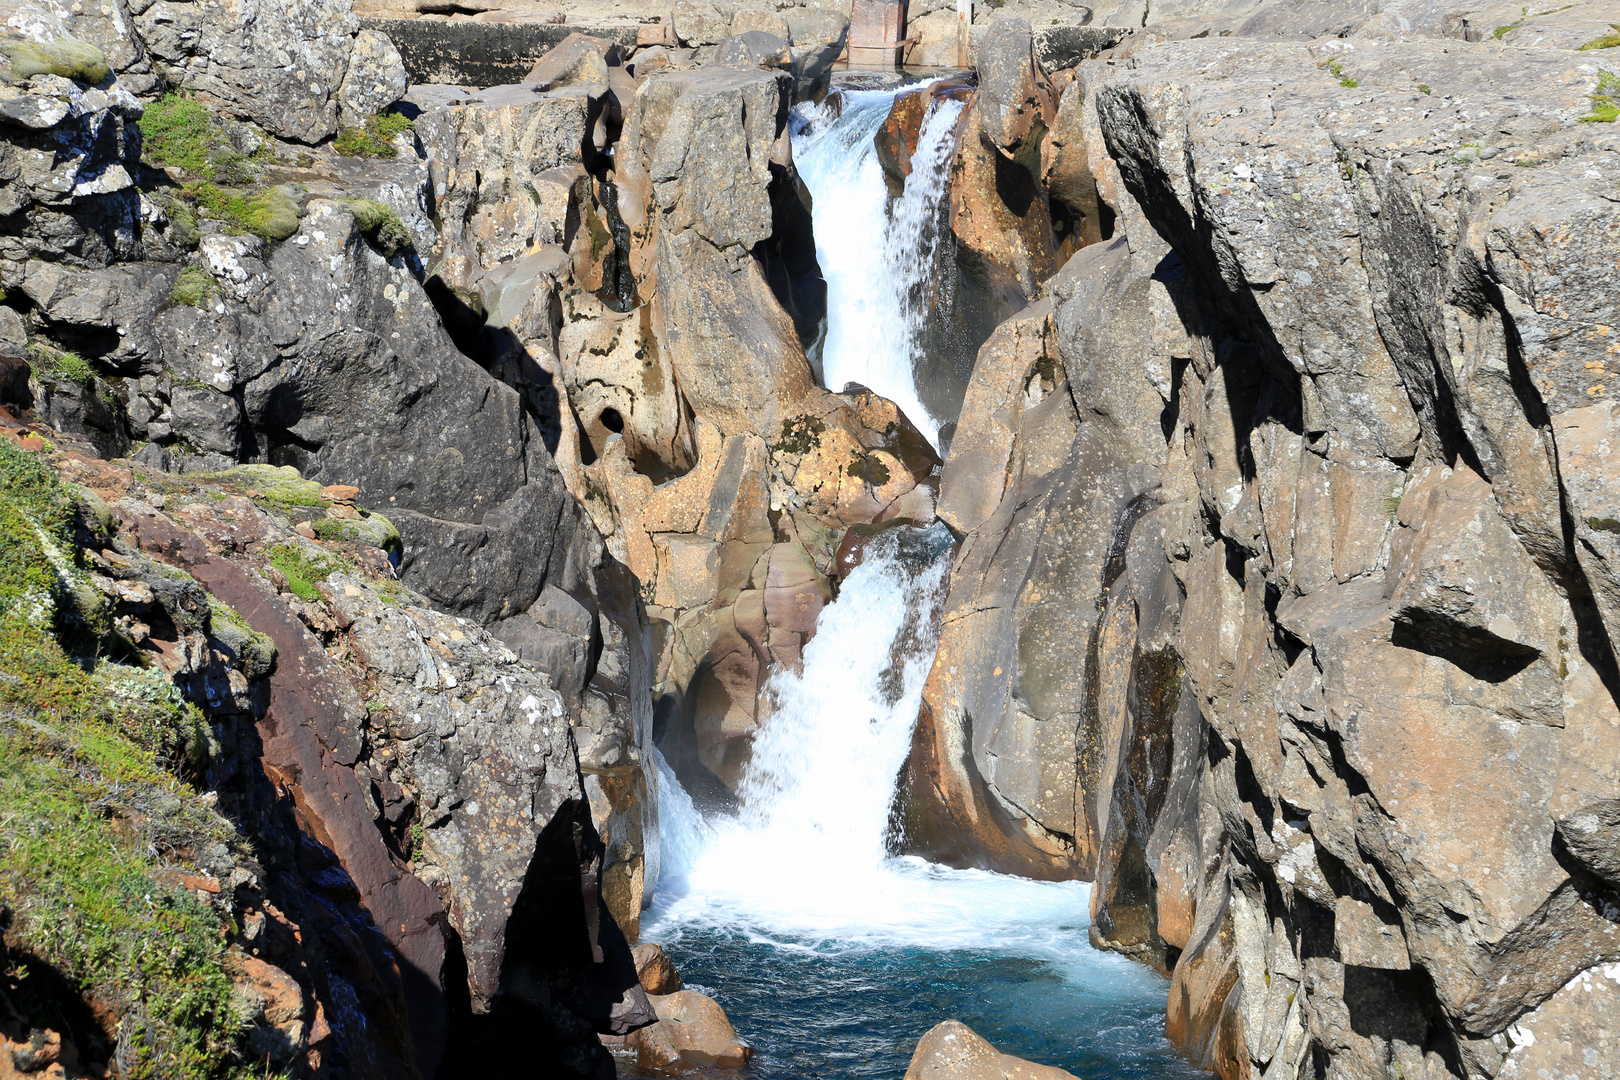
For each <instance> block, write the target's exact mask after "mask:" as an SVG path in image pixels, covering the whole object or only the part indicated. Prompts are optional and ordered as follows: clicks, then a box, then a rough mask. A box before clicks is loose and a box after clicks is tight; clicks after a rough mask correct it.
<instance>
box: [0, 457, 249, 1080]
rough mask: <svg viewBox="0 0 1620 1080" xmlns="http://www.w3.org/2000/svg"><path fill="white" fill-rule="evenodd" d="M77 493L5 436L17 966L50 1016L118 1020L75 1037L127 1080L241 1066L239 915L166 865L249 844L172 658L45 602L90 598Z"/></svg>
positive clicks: (49, 1019) (4, 692) (7, 773)
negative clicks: (78, 630)
mask: <svg viewBox="0 0 1620 1080" xmlns="http://www.w3.org/2000/svg"><path fill="white" fill-rule="evenodd" d="M75 505H76V500H75V498H74V494H73V491H72V489H70V488H69V487H68V486H67V485H64V484H63V483H62V482H61V481H60V479H59V478H58V477H57V476H56V474H55V472H54V471H52V470H51V469H50V468H49V467H48V466H47V465H46V464H45V463H44V462H42V461H41V460H39V458H38V457H37V456H36V455H33V454H30V453H28V452H26V451H24V450H21V449H19V448H17V447H15V446H14V445H12V444H11V443H9V442H0V527H3V528H4V529H5V535H6V537H7V543H5V544H4V545H0V895H3V896H4V897H5V900H6V905H7V907H8V908H9V912H10V925H9V926H8V927H7V933H6V948H5V950H4V961H3V964H0V966H3V967H4V968H5V970H4V971H3V973H0V974H3V976H4V981H5V982H6V984H7V990H6V997H7V999H8V1001H9V1003H10V1004H11V1005H12V1007H14V1008H19V1009H21V1010H22V1011H23V1012H24V1013H25V1014H26V1017H27V1018H28V1019H30V1021H31V1022H33V1023H37V1024H38V1025H40V1026H45V1025H50V1026H61V1021H60V1019H59V1018H60V1017H62V1016H63V1015H65V1014H76V1015H80V1016H84V1015H85V1014H86V1013H87V1011H88V1010H87V1008H86V1007H87V1006H92V1005H93V1006H94V1008H95V1009H96V1010H97V1011H98V1013H99V1015H100V1016H102V1017H106V1018H109V1026H110V1027H111V1028H112V1030H108V1031H105V1032H102V1033H101V1034H100V1035H99V1036H98V1034H97V1032H96V1031H94V1030H91V1029H89V1028H90V1027H93V1025H88V1026H87V1025H79V1026H78V1027H77V1028H76V1029H75V1031H74V1032H73V1034H74V1035H75V1037H76V1041H77V1042H78V1043H79V1048H80V1050H81V1052H83V1053H84V1054H86V1055H87V1056H88V1057H89V1058H90V1059H91V1060H92V1061H107V1060H108V1058H109V1056H110V1055H111V1052H112V1045H111V1043H113V1042H116V1043H117V1052H118V1058H119V1060H120V1061H121V1062H122V1065H123V1068H122V1069H121V1070H120V1073H119V1075H120V1076H123V1077H127V1078H129V1080H155V1078H158V1077H164V1078H169V1077H173V1078H177V1080H209V1078H213V1077H223V1076H226V1075H228V1074H229V1072H230V1071H231V1070H233V1069H235V1068H236V1067H237V1066H236V1064H234V1062H239V1061H240V1058H239V1057H238V1056H237V1054H236V1051H235V1045H236V1040H237V1037H238V1035H239V1033H240V1030H241V1027H242V1022H241V1020H240V1019H239V1018H238V1017H237V1016H236V1015H235V1013H234V1011H233V1009H232V1007H231V983H230V978H229V976H228V974H227V973H226V970H225V967H224V948H225V936H226V934H227V933H228V932H229V923H228V920H227V919H226V918H225V917H224V916H223V915H222V914H221V913H219V912H216V911H214V910H213V909H212V908H210V907H209V906H208V905H206V904H203V903H201V902H200V901H198V900H196V899H195V898H194V897H193V896H192V895H190V894H189V893H187V892H185V891H183V890H179V889H175V888H172V887H169V886H165V885H162V884H160V883H159V882H158V881H157V879H156V877H155V876H154V875H155V872H156V871H157V870H158V869H159V868H160V867H161V866H162V865H163V864H165V863H177V864H179V865H180V866H182V867H188V868H189V867H191V866H193V865H194V863H195V859H196V858H197V856H198V854H199V853H200V852H204V851H208V850H214V849H217V847H218V846H219V845H220V844H225V845H226V846H227V848H228V847H229V845H230V844H231V843H232V842H233V838H234V835H235V834H234V830H233V829H232V828H231V826H230V823H229V822H227V821H226V820H225V819H224V818H223V817H221V816H219V814H217V813H216V812H215V811H214V810H213V809H212V808H210V807H209V806H207V805H206V804H204V803H203V802H202V800H200V799H198V798H197V797H196V795H195V793H194V792H193V790H192V789H191V788H190V787H189V786H188V785H187V784H185V783H184V782H182V780H181V779H180V778H179V776H178V775H176V773H177V771H180V770H189V771H193V772H195V771H200V770H201V769H204V768H206V767H207V762H208V758H209V755H210V753H211V750H212V743H211V733H210V731H209V728H208V724H207V723H206V721H205V720H204V719H203V717H202V714H201V713H200V712H198V710H197V709H196V708H195V707H194V706H192V705H190V704H187V703H186V702H185V701H183V700H182V698H181V696H180V693H179V691H178V690H177V689H176V688H175V686H174V684H173V682H171V681H170V680H169V679H168V678H167V677H166V676H164V675H163V674H162V673H161V672H160V671H157V670H147V669H144V668H137V667H131V666H127V665H122V664H114V663H105V662H98V661H97V660H96V659H95V657H94V655H93V653H94V650H93V649H86V650H85V651H86V653H87V655H83V656H80V655H76V654H72V653H70V652H69V651H68V648H69V645H68V643H69V642H70V641H74V640H77V641H78V643H79V645H89V644H93V642H92V641H91V639H89V638H85V637H80V638H78V639H74V638H72V637H70V636H68V635H65V634H64V632H63V631H62V629H61V626H62V623H61V620H59V619H57V618H56V617H55V614H54V612H53V611H49V610H42V609H44V608H47V607H51V606H52V605H43V604H39V603H36V602H34V601H35V600H36V599H37V598H38V597H39V596H40V595H42V594H43V595H45V596H51V595H52V594H54V598H55V600H56V601H58V602H60V603H61V606H62V607H64V608H65V607H67V606H69V602H71V601H73V600H74V599H75V590H74V577H75V569H74V567H73V565H72V563H71V562H70V561H69V560H70V559H71V557H72V555H73V553H74V551H75V549H74V547H73V543H72V530H73V527H74V522H75ZM87 628H88V627H87Z"/></svg>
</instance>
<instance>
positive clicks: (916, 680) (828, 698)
mask: <svg viewBox="0 0 1620 1080" xmlns="http://www.w3.org/2000/svg"><path fill="white" fill-rule="evenodd" d="M845 96H846V101H845V102H844V108H843V109H842V111H841V112H836V111H835V110H832V109H828V108H826V107H825V106H822V107H810V108H808V109H807V108H806V107H803V106H801V115H800V124H799V132H798V134H797V135H796V137H795V158H796V161H797V162H798V165H799V168H800V170H801V174H802V175H803V176H804V179H805V182H806V184H807V185H808V186H809V187H810V189H811V192H812V195H813V197H814V200H815V211H814V214H815V228H816V236H817V238H818V256H819V258H820V261H821V265H822V269H823V273H824V274H825V276H826V278H827V281H828V325H827V330H826V334H825V336H824V337H823V339H822V343H821V349H820V354H819V361H820V367H821V374H822V375H823V377H824V382H825V384H826V385H828V386H831V387H834V388H838V389H842V387H843V386H844V384H845V383H846V382H858V383H861V384H863V385H865V386H868V387H870V388H872V389H873V390H875V391H877V392H878V393H880V394H883V395H885V396H886V397H889V398H891V399H892V400H894V401H896V402H897V403H899V404H900V406H901V408H902V409H903V410H904V411H905V412H906V414H907V415H908V416H909V417H910V418H911V419H912V420H913V421H914V422H915V423H916V424H917V426H918V427H919V428H920V429H922V430H923V431H924V433H925V434H927V435H928V436H929V437H930V438H933V439H937V438H938V436H939V433H940V429H941V427H943V426H944V425H946V424H948V423H950V422H951V421H953V420H954V419H955V417H954V415H950V414H949V412H948V411H936V412H930V411H928V409H926V408H925V407H924V405H923V403H922V402H923V400H924V399H925V398H926V397H927V396H928V395H927V394H926V393H919V387H918V385H917V373H918V372H920V371H926V370H927V365H926V357H923V356H921V355H920V353H921V352H922V350H923V345H922V344H921V343H922V340H923V338H922V334H921V322H922V320H923V319H924V318H925V315H924V313H923V309H922V305H919V304H918V303H916V302H915V301H916V296H917V293H918V291H919V286H920V285H921V284H922V283H921V282H920V281H919V280H918V275H919V274H926V273H928V272H930V271H931V268H932V267H933V266H934V262H935V260H934V249H933V245H935V244H937V243H939V242H940V238H939V235H938V232H939V220H940V209H941V206H942V200H943V199H944V196H945V187H946V180H947V178H948V169H949V165H950V159H951V156H952V152H953V149H954V147H953V144H952V140H953V139H954V128H955V121H956V116H957V114H958V113H959V112H960V109H961V107H962V106H961V105H960V103H956V102H950V101H943V102H940V103H938V105H937V106H936V108H935V110H934V112H933V113H932V114H931V115H930V116H929V117H927V118H926V119H925V120H924V123H923V127H922V131H921V135H920V138H919V145H918V150H917V153H916V155H915V157H914V159H913V160H914V171H913V174H912V177H911V178H910V180H909V181H908V183H907V185H906V193H905V195H904V196H903V197H901V198H899V199H891V197H890V196H889V194H888V192H887V190H886V188H885V186H884V182H883V178H882V175H881V171H880V170H879V168H878V165H877V163H876V161H875V156H874V154H873V153H872V150H871V146H872V134H873V133H874V132H875V131H876V130H877V128H878V127H879V126H880V125H881V124H882V121H883V119H884V117H885V116H886V115H887V112H888V102H889V101H890V100H892V98H893V96H894V92H893V91H864V92H859V93H851V94H846V95H845ZM923 389H924V390H925V391H926V389H927V388H926V387H924V388H923ZM957 400H958V401H959V400H960V396H959V394H958V396H957ZM936 408H937V406H936ZM952 550H953V547H952V538H951V535H950V533H949V531H948V530H947V529H946V528H945V527H944V526H943V525H938V524H936V525H934V526H933V527H932V528H929V529H915V528H901V529H896V530H891V531H889V532H887V533H884V534H882V535H881V537H880V538H879V539H877V540H874V541H873V542H872V544H871V545H869V547H868V549H867V555H866V558H865V561H863V562H862V564H861V565H860V566H859V567H858V568H857V569H855V570H854V571H853V572H852V573H851V574H850V575H849V576H848V577H847V578H846V579H845V580H844V582H843V583H842V586H841V588H840V591H839V596H838V599H837V600H836V601H835V602H834V603H832V604H830V605H829V606H828V607H826V608H825V609H824V610H823V611H822V613H821V616H820V619H819V621H818V622H817V625H816V635H815V637H814V638H813V639H812V640H811V641H810V643H809V644H808V646H807V647H806V649H805V651H804V662H803V668H802V671H800V672H793V671H780V672H777V673H776V674H775V675H774V676H773V677H772V679H771V681H770V683H769V685H768V687H767V690H766V694H767V697H768V699H769V705H770V708H769V710H768V711H769V718H768V719H767V720H766V721H765V723H764V724H763V725H762V726H761V728H760V730H759V732H758V734H757V735H756V736H755V740H754V750H753V758H752V761H751V764H750V766H749V771H748V773H747V775H746V776H745V778H744V780H743V782H742V784H741V786H740V790H739V791H738V802H739V806H740V809H739V811H738V812H737V813H736V814H735V815H734V816H732V815H719V814H715V815H711V816H708V817H705V816H704V815H702V814H700V813H698V811H697V810H696V809H695V808H694V807H693V805H692V801H691V799H690V798H688V797H687V796H686V793H685V792H684V791H683V790H682V789H681V786H680V783H679V781H678V780H677V779H676V777H675V774H674V772H673V771H672V770H671V769H670V768H669V767H668V766H667V765H666V764H665V763H664V762H663V759H662V758H661V757H659V756H657V751H656V750H655V751H654V755H655V760H656V764H657V765H658V788H659V821H660V825H659V833H660V846H661V850H662V855H661V862H662V871H661V878H660V880H659V883H658V888H657V890H656V892H655V895H654V899H653V903H652V906H651V908H650V909H649V910H648V911H647V913H646V917H645V918H644V920H643V923H642V940H644V941H655V942H659V943H661V944H662V945H663V946H664V948H665V950H666V952H667V953H668V954H669V956H670V957H671V959H672V960H674V962H675V964H676V966H677V968H678V969H679V971H680V973H681V976H682V979H683V980H684V981H685V983H686V985H687V986H688V987H691V988H693V989H696V990H699V991H700V992H702V993H705V994H708V995H709V996H711V997H713V998H715V999H716V1000H717V1001H719V1002H720V1004H721V1006H722V1007H723V1008H724V1009H725V1010H726V1012H727V1014H728V1016H729V1017H730V1019H731V1021H732V1023H733V1025H734V1026H735V1027H736V1029H737V1032H738V1034H739V1035H741V1036H742V1037H743V1038H744V1039H746V1040H748V1041H749V1042H750V1043H751V1044H752V1045H753V1047H754V1053H755V1056H754V1059H753V1061H752V1062H751V1064H750V1065H749V1066H748V1067H747V1068H746V1069H744V1070H742V1071H741V1072H740V1073H738V1072H730V1073H719V1072H717V1073H715V1075H716V1076H733V1077H737V1078H738V1080H764V1078H772V1080H774V1078H782V1080H787V1078H794V1080H866V1078H873V1080H877V1078H883V1080H899V1078H900V1077H901V1076H903V1074H904V1073H905V1071H906V1066H907V1063H908V1062H909V1060H910V1057H911V1053H912V1050H913V1048H914V1047H915V1045H916V1042H917V1039H918V1038H919V1037H920V1036H921V1035H922V1034H923V1033H924V1032H926V1031H927V1030H928V1029H929V1028H931V1027H933V1026H934V1025H935V1024H937V1023H939V1022H940V1021H942V1020H945V1019H950V1018H955V1019H959V1020H961V1021H963V1022H965V1023H966V1024H968V1025H969V1026H970V1027H972V1028H973V1029H974V1030H975V1031H977V1032H978V1033H979V1034H981V1035H982V1036H984V1037H985V1038H986V1039H988V1040H989V1041H990V1042H991V1043H993V1044H994V1045H995V1046H996V1047H997V1049H999V1050H1001V1051H1003V1052H1004V1053H1009V1054H1014V1055H1017V1056H1019V1057H1024V1058H1028V1059H1030V1060H1032V1061H1036V1062H1040V1063H1042V1064H1048V1065H1056V1066H1059V1067H1061V1068H1064V1069H1068V1070H1070V1071H1072V1072H1074V1073H1075V1074H1076V1075H1078V1076H1081V1077H1083V1078H1085V1080H1110V1078H1116V1077H1118V1078H1127V1077H1129V1078H1135V1077H1187V1078H1189V1080H1190V1078H1192V1077H1202V1076H1204V1075H1205V1074H1204V1073H1202V1072H1201V1071H1199V1070H1196V1069H1194V1068H1192V1066H1190V1065H1189V1064H1187V1063H1186V1062H1185V1061H1184V1060H1183V1059H1182V1058H1181V1057H1180V1056H1178V1055H1177V1054H1176V1053H1175V1051H1174V1050H1173V1049H1172V1048H1171V1046H1170V1044H1169V1043H1168V1042H1167V1041H1166V1040H1165V1038H1164V1037H1163V1029H1164V1003H1165V999H1166V994H1167V986H1166V982H1165V980H1164V979H1163V978H1162V977H1161V976H1159V975H1157V974H1155V973H1154V972H1152V971H1150V970H1148V969H1147V968H1144V967H1142V966H1140V965H1138V964H1136V963H1133V962H1131V961H1129V960H1126V959H1125V958H1123V957H1121V956H1118V955H1116V954H1113V953H1106V952H1101V951H1098V950H1096V949H1093V948H1092V947H1091V945H1090V943H1089V941H1088V937H1087V932H1088V927H1089V917H1088V898H1089V889H1090V887H1089V886H1088V885H1086V884H1084V883H1082V882H1039V881H1030V880H1025V879H1021V878H1015V877H1008V876H1004V875H1000V874H992V873H988V872H985V871H978V870H956V869H951V868H947V867H943V866H938V865H935V864H931V863H928V862H925V861H923V860H921V859H918V858H914V857H894V856H892V855H891V854H890V842H889V841H890V835H889V834H890V828H891V822H890V811H891V806H892V803H893V800H894V794H895V785H896V781H897V778H898V775H899V773H900V770H901V766H902V764H903V763H904V761H905V758H906V755H907V753H908V752H909V749H910V745H911V736H912V726H913V724H914V723H915V720H916V717H917V712H918V706H919V704H920V701H921V697H922V688H923V683H924V681H925V679H926V678H927V675H928V671H929V667H930V665H931V664H932V661H933V656H934V650H935V646H936V644H937V626H938V617H939V609H940V607H941V605H942V604H943V602H944V598H945V590H946V586H947V582H948V574H949V568H950V560H951V554H952ZM625 1064H627V1063H623V1062H621V1067H623V1066H624V1065H625Z"/></svg>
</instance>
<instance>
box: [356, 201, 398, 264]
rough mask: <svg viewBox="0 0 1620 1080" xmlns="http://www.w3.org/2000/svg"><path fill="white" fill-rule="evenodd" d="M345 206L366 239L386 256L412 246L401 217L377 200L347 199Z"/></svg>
mask: <svg viewBox="0 0 1620 1080" xmlns="http://www.w3.org/2000/svg"><path fill="white" fill-rule="evenodd" d="M343 205H344V206H347V207H348V208H349V212H350V213H351V214H353V215H354V223H355V224H356V225H357V226H359V228H360V232H361V234H362V235H363V236H365V238H366V239H367V240H369V241H371V243H372V244H374V245H376V247H377V250H378V251H380V252H382V253H383V254H384V255H386V256H390V257H392V256H394V255H396V254H398V253H399V252H401V251H403V250H404V249H405V248H408V247H410V246H411V243H412V239H411V232H410V230H409V229H407V228H406V227H405V223H404V222H403V221H401V220H399V215H398V214H396V213H394V211H393V210H392V209H391V208H389V207H388V206H386V205H384V204H383V203H380V202H378V201H377V200H375V199H345V200H344V201H343Z"/></svg>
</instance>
